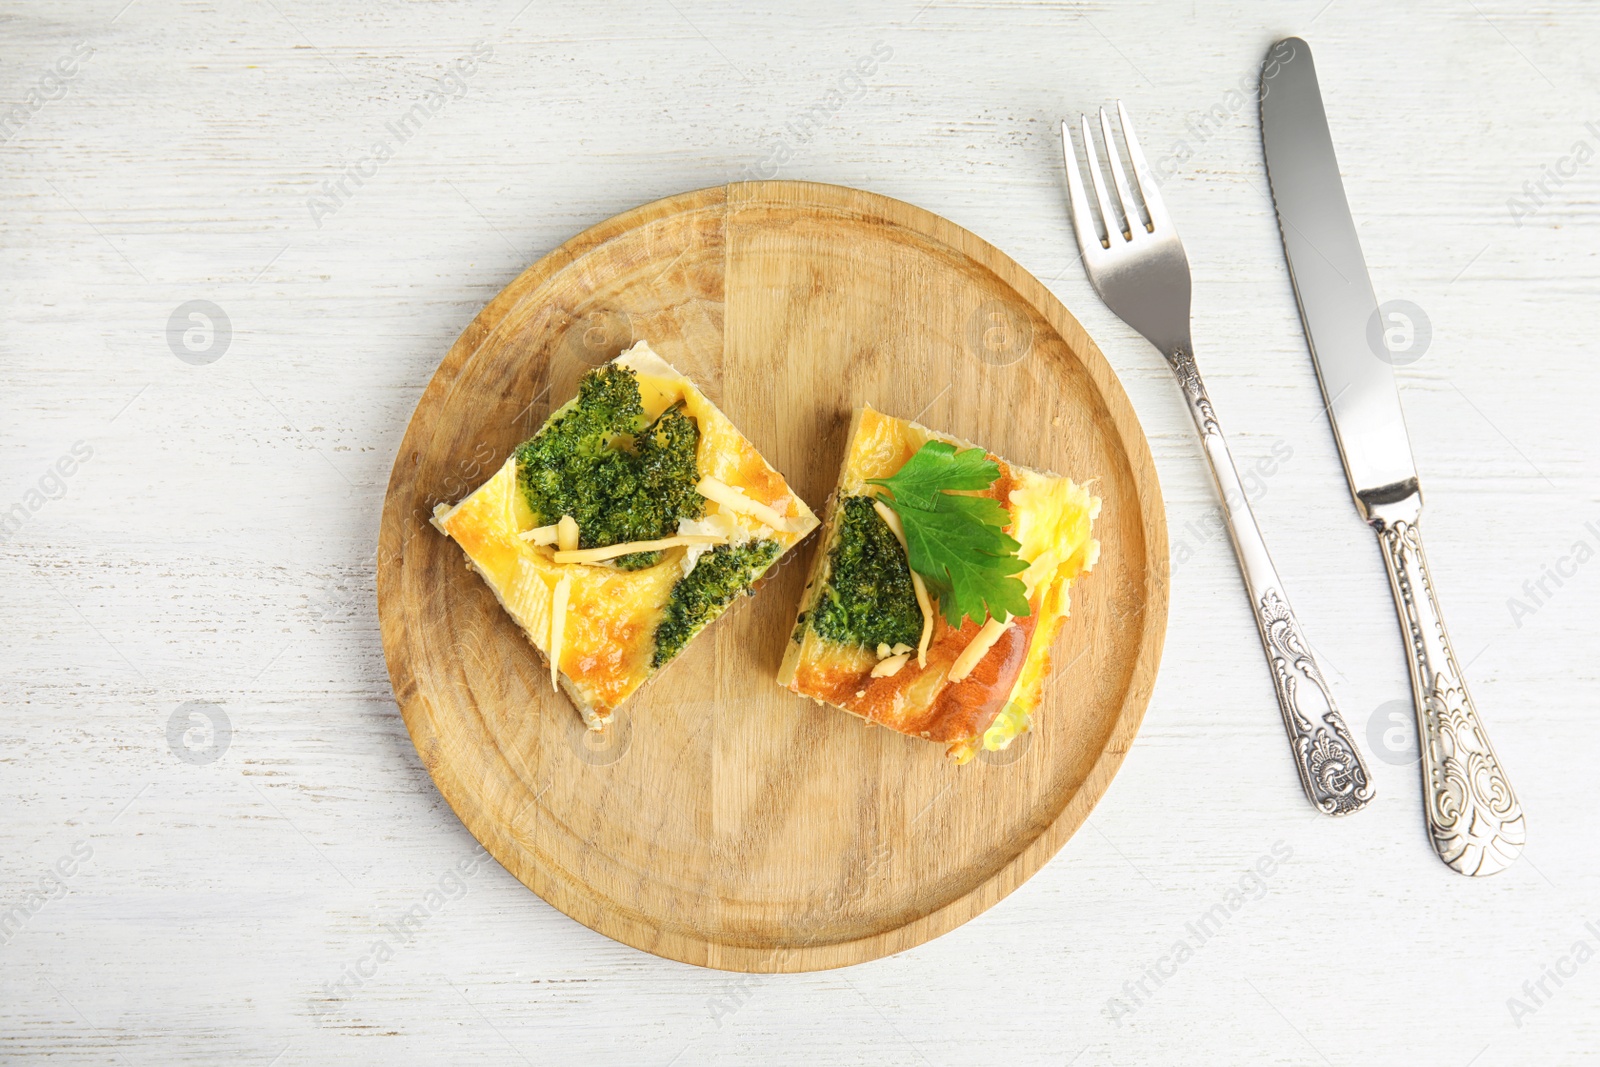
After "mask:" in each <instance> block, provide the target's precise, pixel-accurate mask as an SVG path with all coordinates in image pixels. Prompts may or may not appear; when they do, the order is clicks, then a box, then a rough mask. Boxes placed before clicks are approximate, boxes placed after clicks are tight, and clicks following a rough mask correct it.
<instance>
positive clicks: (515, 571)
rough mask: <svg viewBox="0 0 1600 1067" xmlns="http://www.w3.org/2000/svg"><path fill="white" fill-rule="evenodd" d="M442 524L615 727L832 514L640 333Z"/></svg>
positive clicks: (437, 514)
mask: <svg viewBox="0 0 1600 1067" xmlns="http://www.w3.org/2000/svg"><path fill="white" fill-rule="evenodd" d="M433 524H434V525H435V526H436V527H438V528H439V530H440V531H442V532H443V533H445V534H446V535H447V536H449V537H451V538H453V539H454V540H455V541H456V543H457V544H459V545H460V546H461V548H462V550H463V551H465V552H466V554H467V562H468V565H469V566H470V567H471V568H472V569H474V570H476V571H477V572H478V573H479V574H480V575H482V577H483V579H484V581H485V582H487V583H488V585H489V588H490V589H491V590H493V591H494V594H495V596H496V597H497V598H498V599H499V601H500V604H501V605H502V606H503V607H504V608H505V610H506V612H507V614H509V615H510V616H511V618H512V619H513V620H515V621H516V623H517V625H519V626H520V627H522V630H523V632H524V633H525V634H526V635H527V637H528V640H529V641H530V642H532V644H533V646H534V648H536V649H538V651H539V653H540V655H541V656H542V657H543V658H544V660H545V662H546V665H547V666H548V667H549V669H550V675H551V682H552V684H557V683H559V684H560V686H561V688H563V689H564V690H566V692H567V695H568V696H570V697H571V698H572V701H573V703H574V704H576V705H577V707H578V710H579V712H580V713H581V714H582V715H583V718H584V721H585V722H586V723H587V724H588V725H589V727H590V729H600V728H602V727H603V726H604V725H605V724H606V722H607V721H608V720H609V719H610V717H611V714H612V712H613V711H615V710H616V708H617V707H618V705H620V704H621V703H622V702H623V701H624V700H626V699H627V698H628V697H629V696H630V695H631V694H632V693H633V692H634V691H635V690H636V689H638V688H639V686H641V685H643V684H644V682H645V680H646V679H648V678H649V677H650V676H651V675H652V674H654V673H655V672H656V671H658V670H660V669H661V668H662V667H664V666H665V665H666V664H667V663H669V662H671V660H672V659H673V658H674V657H675V656H677V655H678V654H679V653H680V652H682V651H683V649H684V646H685V645H687V644H688V643H689V641H690V640H691V639H692V638H693V637H694V636H695V635H696V634H697V633H699V632H700V631H701V630H702V629H704V628H705V627H706V626H707V625H708V624H709V623H711V622H712V621H713V620H715V619H716V618H717V617H718V616H719V615H721V614H722V612H723V611H724V610H725V609H726V608H727V607H728V605H729V604H730V603H732V602H733V600H734V598H735V597H737V596H739V595H740V594H741V593H748V592H750V591H751V587H752V586H753V585H754V584H755V582H756V580H757V579H759V578H760V577H761V575H762V574H763V573H765V572H766V570H767V569H768V568H769V567H771V566H772V564H773V563H774V562H776V561H777V559H778V558H779V557H780V556H782V555H783V554H784V553H785V552H787V551H788V550H789V549H791V548H793V547H794V546H795V545H796V544H797V543H799V542H800V541H801V540H802V539H803V538H804V537H805V536H806V535H807V534H809V533H810V532H811V531H812V530H813V529H815V528H816V526H817V517H816V516H815V515H814V514H812V512H811V509H810V508H808V507H807V506H806V503H805V501H803V500H801V499H800V498H799V497H798V496H796V495H795V494H794V493H793V492H791V491H790V489H789V486H788V483H787V482H785V481H784V479H783V476H782V475H780V474H779V473H778V472H777V471H776V470H774V469H773V468H772V466H771V465H770V464H769V463H767V461H766V460H765V459H763V458H762V456H761V454H760V453H759V452H757V451H756V449H755V447H754V446H753V445H751V443H750V442H749V441H748V440H746V439H745V437H744V435H743V434H741V433H740V432H739V431H738V430H737V429H735V428H734V425H733V423H731V422H730V421H729V420H728V418H727V416H726V415H724V414H723V413H722V412H721V411H720V410H718V409H717V407H716V405H714V404H712V403H711V401H710V400H708V399H706V396H705V394H704V393H702V392H701V391H700V390H699V389H698V388H697V387H696V386H695V384H694V383H693V382H692V381H690V380H689V379H688V378H687V377H685V376H684V375H682V374H680V373H679V372H678V371H677V370H676V369H674V368H673V367H672V366H671V365H670V364H668V363H667V362H666V361H665V360H663V359H661V357H660V356H657V355H656V354H655V353H654V352H652V351H651V350H650V347H649V345H647V344H646V343H645V342H643V341H640V342H639V343H638V344H636V345H634V346H633V347H632V348H630V349H629V350H628V351H627V352H624V353H623V354H622V355H620V356H618V357H617V358H616V359H615V360H612V361H611V362H610V363H607V364H605V365H604V366H601V367H597V368H595V369H594V370H592V371H590V372H589V373H587V374H586V375H584V377H583V380H582V381H581V382H580V384H579V387H578V395H577V396H575V397H573V398H572V399H571V400H569V401H568V402H567V403H566V404H564V405H563V406H562V407H560V408H559V409H557V410H556V411H555V412H553V413H552V414H551V415H550V417H549V418H548V419H546V420H545V423H544V425H543V426H542V427H540V429H539V432H538V433H536V434H534V435H533V437H532V438H530V439H529V440H528V441H526V442H524V443H523V444H522V445H521V446H519V447H518V448H517V449H516V451H515V452H513V453H512V455H511V456H510V458H508V459H507V460H506V461H505V464H504V465H503V466H502V467H501V468H500V470H499V471H498V472H497V473H496V474H495V475H494V476H493V477H491V478H490V479H489V480H488V481H487V482H485V483H484V484H483V485H481V486H479V487H478V488H477V489H476V490H475V491H474V492H472V493H471V494H470V495H469V496H467V497H466V498H465V499H464V500H462V501H461V502H460V503H458V504H456V505H455V506H453V507H452V506H449V505H447V504H440V505H438V507H437V508H435V509H434V515H433Z"/></svg>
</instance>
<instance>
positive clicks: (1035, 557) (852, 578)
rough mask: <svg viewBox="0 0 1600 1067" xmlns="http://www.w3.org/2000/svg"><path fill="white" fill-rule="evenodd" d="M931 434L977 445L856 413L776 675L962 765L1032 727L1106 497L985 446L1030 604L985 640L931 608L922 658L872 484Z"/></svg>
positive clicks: (914, 617)
mask: <svg viewBox="0 0 1600 1067" xmlns="http://www.w3.org/2000/svg"><path fill="white" fill-rule="evenodd" d="M930 440H937V441H944V442H947V443H949V444H953V445H955V446H956V447H958V448H961V449H967V448H975V447H981V446H976V445H972V444H970V443H968V442H966V441H962V440H959V439H957V438H954V437H950V436H948V435H946V434H941V433H938V432H936V431H934V430H930V429H928V428H927V427H925V426H920V425H918V424H917V423H914V422H908V421H906V420H904V419H896V418H892V417H890V416H888V415H884V414H882V413H880V412H877V411H874V410H873V409H872V408H870V407H868V408H862V409H860V410H858V411H857V412H856V414H855V420H854V423H853V425H852V429H851V434H850V444H849V447H848V448H847V449H846V451H845V459H844V467H843V470H842V471H841V473H840V475H839V484H838V488H837V489H836V490H835V492H834V496H833V500H832V503H831V505H830V510H829V513H828V521H827V525H826V527H825V529H824V533H823V537H822V540H821V543H820V544H819V545H818V546H817V553H816V558H815V560H814V561H813V563H812V570H811V577H810V579H809V581H808V582H807V585H806V591H805V595H804V596H803V597H802V598H801V604H800V613H799V617H798V619H796V621H795V626H794V630H793V631H792V634H791V636H790V640H789V645H788V649H787V651H786V653H785V655H784V660H783V666H782V668H781V670H780V671H779V675H778V681H779V684H781V685H784V686H786V687H787V688H789V689H790V690H792V691H794V692H796V693H799V694H801V695H802V696H808V697H811V698H812V699H813V700H816V701H819V702H821V703H825V704H831V705H833V706H834V707H837V708H842V709H844V710H845V711H848V712H850V713H851V714H853V715H858V716H860V717H861V718H863V719H866V720H867V721H868V722H872V723H877V724H879V725H882V726H887V727H889V728H890V729H892V730H898V731H899V732H901V733H903V734H908V735H910V736H912V737H920V738H925V739H927V740H930V741H936V742H939V743H942V744H944V745H946V746H947V751H948V753H949V755H950V756H951V757H953V758H954V759H955V760H956V761H957V762H960V763H965V762H967V761H968V760H970V759H971V758H972V757H973V756H974V755H976V754H977V753H978V751H979V750H980V749H984V748H987V749H991V750H993V749H1000V748H1004V747H1006V746H1007V745H1009V744H1010V743H1011V741H1012V740H1013V739H1014V738H1016V737H1017V736H1019V735H1020V734H1022V733H1024V732H1026V731H1027V729H1028V728H1029V726H1030V725H1031V719H1032V715H1033V713H1034V711H1035V710H1036V709H1037V708H1038V706H1039V700H1040V695H1041V693H1042V691H1043V687H1044V682H1045V680H1046V678H1047V677H1048V676H1049V674H1050V669H1051V664H1050V646H1051V644H1052V643H1053V642H1054V641H1055V637H1056V634H1057V633H1058V632H1059V630H1060V628H1061V623H1062V621H1063V620H1064V619H1065V618H1066V617H1067V614H1068V610H1069V604H1068V590H1069V589H1070V587H1071V585H1072V582H1073V580H1074V579H1075V578H1077V577H1078V576H1079V575H1080V574H1082V573H1084V572H1085V571H1087V570H1089V568H1091V567H1092V566H1093V565H1094V563H1095V561H1096V560H1097V559H1098V558H1099V555H1100V545H1099V542H1097V541H1096V540H1095V539H1094V538H1093V537H1092V536H1091V535H1090V525H1091V523H1092V521H1093V520H1094V518H1095V517H1096V516H1097V515H1098V514H1099V512H1100V500H1099V498H1098V497H1094V496H1091V495H1090V494H1089V492H1088V490H1087V489H1086V488H1084V487H1083V486H1080V485H1077V484H1076V483H1074V482H1073V481H1072V480H1071V479H1069V478H1063V477H1059V476H1057V475H1054V474H1048V473H1043V472H1040V471H1035V470H1029V469H1028V468H1026V467H1020V466H1017V465H1016V464H1013V463H1007V462H1006V461H1005V460H1003V459H1001V458H1000V457H998V456H995V455H992V454H990V455H989V458H990V459H991V460H993V461H995V462H996V463H997V464H998V465H999V468H1000V477H999V478H998V479H997V480H996V481H995V483H994V485H993V486H992V487H991V488H990V489H989V490H988V491H987V492H986V493H985V494H984V495H987V496H990V497H993V498H994V499H995V500H998V501H999V502H1000V503H1001V504H1002V505H1003V506H1004V507H1005V508H1006V510H1007V511H1008V512H1010V514H1011V522H1010V524H1009V525H1008V526H1007V527H1006V531H1007V532H1008V533H1009V534H1010V535H1011V536H1012V537H1014V538H1015V539H1016V540H1017V541H1018V542H1020V543H1021V545H1022V547H1021V549H1020V550H1019V551H1018V555H1019V556H1020V557H1021V559H1022V560H1023V561H1025V562H1026V563H1028V569H1027V570H1026V571H1024V572H1022V573H1021V574H1020V575H1018V577H1019V578H1021V579H1022V581H1023V584H1024V586H1025V587H1026V588H1027V592H1028V603H1029V606H1030V607H1031V608H1032V612H1031V613H1030V614H1029V615H1028V616H1026V617H1023V618H1018V619H1013V620H1011V621H1010V623H1009V625H1007V626H1006V627H1005V629H1004V630H1003V631H1000V633H999V636H998V638H997V639H995V640H994V642H993V644H992V645H989V646H988V647H987V649H984V648H983V646H982V645H981V644H979V645H975V644H974V640H975V639H976V638H977V637H978V634H979V631H980V627H979V625H978V624H977V623H975V622H973V621H972V620H971V619H963V620H962V625H961V628H960V629H959V630H958V629H954V628H952V627H951V626H950V625H949V624H948V623H947V622H946V621H945V619H944V616H943V615H942V614H941V613H940V612H939V610H938V608H937V605H936V604H935V606H934V611H933V630H932V635H931V639H930V641H929V645H928V650H927V660H926V664H925V665H921V664H919V662H918V656H917V652H916V649H917V646H918V643H919V640H920V638H921V633H922V626H923V613H922V611H921V609H920V608H919V606H918V604H917V601H916V597H915V593H914V591H913V589H912V585H911V577H910V570H909V568H908V566H907V563H906V554H905V549H904V548H903V547H902V544H901V542H900V540H899V539H898V537H897V535H896V534H895V533H894V532H893V531H892V530H891V529H890V527H889V525H888V524H887V523H886V522H885V521H884V520H883V518H881V517H880V515H879V514H878V512H877V511H876V510H875V509H874V508H873V500H874V497H873V495H872V490H873V489H874V488H875V487H873V486H870V485H868V484H867V480H868V479H870V478H887V477H890V476H892V475H893V474H894V473H895V472H896V471H898V470H899V469H900V468H901V466H902V465H904V464H905V462H906V461H907V460H908V459H910V458H911V456H912V455H913V454H914V453H915V452H916V451H917V450H918V449H920V448H921V447H922V446H923V445H924V444H926V443H927V442H928V441H930ZM986 454H987V453H986ZM969 646H970V648H971V653H970V654H969V656H968V660H969V662H972V661H971V657H972V656H973V655H977V654H978V653H979V652H980V651H981V653H982V655H981V658H978V659H977V660H976V661H975V662H972V665H971V668H970V673H967V674H966V675H965V677H963V678H961V679H960V680H959V681H954V682H952V681H951V680H950V677H949V676H950V674H951V673H952V668H953V667H955V665H956V663H957V660H958V658H960V657H961V656H962V653H963V652H965V651H968V649H969ZM907 650H910V651H909V652H908V651H907ZM895 661H898V663H896V662H895ZM875 671H876V672H877V673H876V675H875V673H874V672H875ZM958 673H959V672H958Z"/></svg>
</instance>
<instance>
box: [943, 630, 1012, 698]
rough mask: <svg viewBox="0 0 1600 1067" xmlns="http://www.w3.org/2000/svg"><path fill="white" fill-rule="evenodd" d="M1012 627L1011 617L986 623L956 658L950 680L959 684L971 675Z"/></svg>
mask: <svg viewBox="0 0 1600 1067" xmlns="http://www.w3.org/2000/svg"><path fill="white" fill-rule="evenodd" d="M1010 625H1011V616H1010V615H1007V616H1006V617H1005V618H1003V619H994V618H991V619H990V620H989V621H988V622H986V623H984V624H983V627H982V628H981V629H980V630H979V631H978V635H977V636H976V637H974V638H973V639H972V640H971V641H970V642H968V643H967V647H966V648H963V649H962V650H961V655H959V656H957V657H956V661H955V663H953V664H951V666H950V674H949V678H950V680H951V681H952V682H959V681H961V680H962V679H963V678H965V677H966V676H967V675H969V674H971V673H972V668H974V667H976V666H977V665H978V662H979V661H980V660H982V659H983V657H984V656H987V655H988V654H989V650H990V649H991V648H993V647H994V643H995V642H996V641H998V640H1000V635H1001V634H1003V633H1005V632H1006V627H1008V626H1010Z"/></svg>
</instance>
